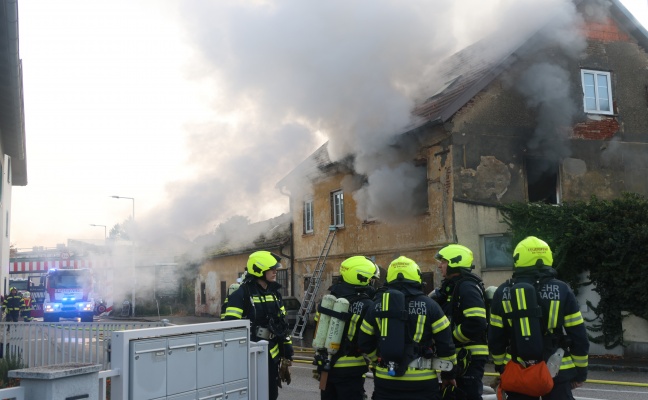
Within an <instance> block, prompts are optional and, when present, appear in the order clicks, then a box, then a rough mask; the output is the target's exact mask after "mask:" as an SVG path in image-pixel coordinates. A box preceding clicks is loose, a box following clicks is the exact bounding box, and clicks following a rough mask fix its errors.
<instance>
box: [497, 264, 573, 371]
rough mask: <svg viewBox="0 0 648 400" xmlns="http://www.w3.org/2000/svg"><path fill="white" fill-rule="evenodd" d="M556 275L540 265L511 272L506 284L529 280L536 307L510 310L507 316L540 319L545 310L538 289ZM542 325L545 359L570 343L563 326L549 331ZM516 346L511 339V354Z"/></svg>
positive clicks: (515, 349)
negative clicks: (511, 274)
mask: <svg viewBox="0 0 648 400" xmlns="http://www.w3.org/2000/svg"><path fill="white" fill-rule="evenodd" d="M556 276H557V271H556V270H555V269H553V268H551V267H547V266H541V267H526V268H525V269H522V270H516V271H515V272H514V273H513V276H512V277H511V279H509V280H507V281H506V284H507V285H508V287H509V290H511V289H510V288H512V287H513V285H515V284H516V283H518V282H529V281H531V286H533V288H534V289H535V296H536V300H537V304H538V307H537V308H536V309H535V310H527V311H525V312H523V311H516V310H514V311H512V312H511V313H507V314H506V316H507V318H512V319H514V318H523V317H533V318H539V319H542V317H543V316H544V315H546V313H547V310H546V309H545V308H544V307H542V301H541V298H540V289H541V288H542V286H543V285H544V284H546V283H548V282H549V281H551V280H552V279H555V278H556ZM540 325H541V327H542V340H543V354H542V358H543V359H544V360H546V359H547V358H548V357H549V356H551V355H552V354H554V352H555V351H556V349H558V348H563V349H567V348H569V346H570V345H571V341H570V339H569V338H568V336H567V335H566V334H565V332H564V328H563V327H562V326H560V329H557V330H555V331H550V330H549V329H548V328H547V324H546V323H541V324H540ZM517 353H518V351H517V346H516V343H515V340H512V341H511V354H517Z"/></svg>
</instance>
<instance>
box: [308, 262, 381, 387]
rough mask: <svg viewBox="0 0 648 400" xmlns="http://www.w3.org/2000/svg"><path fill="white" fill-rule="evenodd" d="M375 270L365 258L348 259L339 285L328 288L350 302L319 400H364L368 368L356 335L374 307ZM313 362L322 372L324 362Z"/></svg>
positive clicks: (341, 267)
mask: <svg viewBox="0 0 648 400" xmlns="http://www.w3.org/2000/svg"><path fill="white" fill-rule="evenodd" d="M376 270H377V267H376V264H374V263H373V261H371V260H370V259H369V258H367V257H364V256H353V257H350V258H347V259H346V260H344V261H343V262H342V264H341V265H340V277H341V281H340V282H338V283H336V284H335V285H333V286H331V287H330V288H329V290H330V293H331V294H332V295H333V296H335V297H336V298H337V299H339V298H344V299H347V300H348V301H349V314H348V320H346V324H345V327H344V334H343V336H342V341H341V343H340V349H339V350H338V351H337V353H335V355H334V356H333V357H332V360H331V365H330V371H329V372H328V377H327V380H326V389H325V390H322V391H321V398H322V400H327V399H333V400H335V399H349V400H363V399H364V393H365V391H364V382H365V374H366V372H367V371H368V367H367V362H366V361H365V359H364V357H363V356H362V352H360V350H359V348H358V333H359V331H360V326H361V324H362V322H363V320H364V316H365V314H366V313H367V311H368V310H369V309H370V308H371V307H372V306H373V301H371V295H370V292H369V288H370V286H369V283H370V282H371V281H372V279H373V278H374V276H375V273H376ZM319 316H320V314H319V312H318V313H317V314H316V316H315V320H316V321H317V320H318V319H319ZM316 361H317V364H318V370H320V372H321V368H322V364H323V362H326V360H324V359H322V358H317V357H316Z"/></svg>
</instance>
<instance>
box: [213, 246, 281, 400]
mask: <svg viewBox="0 0 648 400" xmlns="http://www.w3.org/2000/svg"><path fill="white" fill-rule="evenodd" d="M280 260H281V257H279V256H278V255H276V254H273V253H271V252H269V251H265V250H262V251H256V252H254V253H252V254H250V256H249V258H248V261H247V268H246V272H247V273H246V275H245V279H244V280H243V282H241V286H240V287H239V288H238V289H237V290H236V291H234V293H232V294H231V295H229V297H228V302H227V309H226V312H225V315H224V317H223V318H222V319H223V320H225V321H227V320H236V319H241V318H246V319H249V320H250V330H251V332H250V336H251V337H250V339H251V340H252V341H254V342H258V341H259V340H267V341H268V342H269V345H268V349H269V352H268V357H269V358H268V378H269V392H268V394H269V396H268V397H269V399H270V400H276V399H277V397H278V396H279V389H278V388H279V387H280V386H281V380H280V378H279V364H280V363H281V362H282V359H287V360H292V357H293V353H294V352H293V347H292V341H291V340H290V331H289V329H288V323H287V322H286V309H285V308H284V305H283V302H282V297H281V293H280V292H279V289H280V288H281V285H280V284H279V283H277V269H279V268H281V264H280V263H279V261H280ZM288 383H290V381H289V380H288Z"/></svg>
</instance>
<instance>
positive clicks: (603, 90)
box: [581, 69, 612, 114]
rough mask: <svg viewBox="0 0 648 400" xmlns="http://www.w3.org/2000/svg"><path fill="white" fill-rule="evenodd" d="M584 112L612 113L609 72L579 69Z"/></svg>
mask: <svg viewBox="0 0 648 400" xmlns="http://www.w3.org/2000/svg"><path fill="white" fill-rule="evenodd" d="M581 80H582V81H583V103H584V106H585V112H586V113H596V114H612V84H611V82H612V81H611V80H610V73H609V72H602V71H591V70H587V69H584V70H581Z"/></svg>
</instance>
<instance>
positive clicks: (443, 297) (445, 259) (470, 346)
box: [431, 244, 488, 400]
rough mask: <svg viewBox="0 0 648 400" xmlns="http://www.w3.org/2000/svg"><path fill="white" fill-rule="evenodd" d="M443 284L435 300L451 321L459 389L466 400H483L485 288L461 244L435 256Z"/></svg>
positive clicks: (485, 353) (485, 331)
mask: <svg viewBox="0 0 648 400" xmlns="http://www.w3.org/2000/svg"><path fill="white" fill-rule="evenodd" d="M435 258H436V259H437V260H438V262H439V271H440V272H441V276H442V277H443V280H442V281H441V287H440V288H439V289H436V291H435V293H434V296H431V297H433V298H434V299H435V300H436V301H437V302H438V303H439V305H440V306H441V308H442V309H443V312H444V313H445V315H446V317H448V319H449V320H450V324H451V329H452V338H453V340H454V344H455V347H456V349H457V365H458V369H457V388H458V389H459V390H461V391H463V392H465V394H466V399H467V400H481V398H482V393H483V387H484V385H483V383H482V379H483V377H484V369H485V367H486V361H487V360H488V345H487V344H486V339H487V338H486V336H487V327H488V324H487V321H486V302H485V297H484V291H485V289H484V284H483V283H482V280H481V278H480V277H479V276H477V275H475V274H473V273H472V272H471V270H472V269H473V268H474V265H473V253H472V251H471V250H470V249H469V248H468V247H466V246H462V245H460V244H450V245H447V246H445V247H443V248H441V250H439V252H438V253H437V254H436V256H435Z"/></svg>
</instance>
